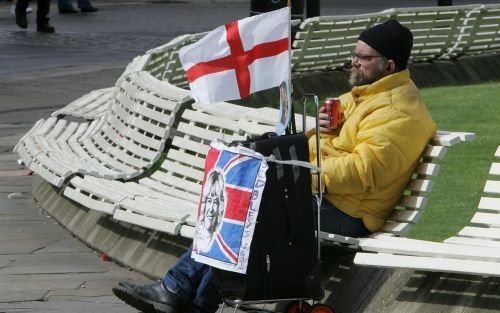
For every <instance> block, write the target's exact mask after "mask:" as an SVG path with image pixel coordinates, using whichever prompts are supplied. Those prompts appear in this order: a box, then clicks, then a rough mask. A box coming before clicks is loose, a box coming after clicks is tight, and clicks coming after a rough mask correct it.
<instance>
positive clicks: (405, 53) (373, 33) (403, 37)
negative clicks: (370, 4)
mask: <svg viewBox="0 0 500 313" xmlns="http://www.w3.org/2000/svg"><path fill="white" fill-rule="evenodd" d="M358 40H361V41H363V42H364V43H366V44H367V45H369V46H370V47H372V48H373V49H375V50H377V51H378V52H379V53H380V54H382V55H383V56H384V57H386V58H387V59H391V60H394V62H395V63H396V66H397V67H398V68H399V69H400V70H404V69H405V68H406V65H407V64H408V59H409V58H410V53H411V48H412V47H413V35H412V33H411V31H410V30H409V29H408V28H406V27H404V26H403V25H401V24H399V22H398V21H396V20H388V21H387V22H385V23H383V24H378V25H375V26H373V27H370V28H368V29H366V30H364V31H363V32H362V33H361V34H360V35H359V37H358Z"/></svg>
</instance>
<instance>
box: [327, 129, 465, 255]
mask: <svg viewBox="0 0 500 313" xmlns="http://www.w3.org/2000/svg"><path fill="white" fill-rule="evenodd" d="M473 139H475V135H474V134H471V133H454V132H444V131H438V132H437V134H436V135H435V137H434V138H433V139H432V140H431V141H430V142H429V144H428V145H427V147H426V148H425V150H424V151H423V153H422V156H421V159H420V161H419V163H418V165H417V167H416V169H415V172H414V174H413V176H412V178H411V180H410V182H409V184H408V187H407V188H406V191H405V192H404V194H403V196H402V198H401V200H400V202H399V204H398V205H397V206H396V207H395V209H394V211H393V213H392V214H391V216H390V217H389V219H388V221H387V223H386V224H385V226H384V227H383V228H382V230H381V231H380V232H378V233H375V234H373V235H371V236H370V237H372V238H383V237H391V236H402V235H404V234H406V233H408V231H409V230H410V228H411V226H412V225H413V224H415V223H417V222H418V221H419V220H420V218H421V215H422V213H423V211H424V209H425V207H426V206H427V197H426V193H428V192H431V191H432V181H431V179H432V177H435V176H436V175H437V174H438V172H439V165H438V164H436V163H435V162H436V161H437V160H441V159H443V157H444V156H445V155H446V152H447V147H449V146H453V145H455V144H457V143H459V142H463V141H465V140H473ZM320 235H321V238H322V239H323V241H324V243H325V244H329V243H331V244H342V245H346V246H350V247H352V248H358V247H361V248H362V245H363V242H364V240H366V238H353V237H346V236H340V235H338V234H331V233H326V232H320Z"/></svg>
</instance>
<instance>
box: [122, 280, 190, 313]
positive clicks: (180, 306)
mask: <svg viewBox="0 0 500 313" xmlns="http://www.w3.org/2000/svg"><path fill="white" fill-rule="evenodd" d="M113 293H114V294H115V296H117V297H118V298H120V299H121V300H122V301H124V302H125V303H126V304H128V305H130V306H132V307H134V308H136V309H138V310H141V311H143V312H146V313H149V312H163V313H183V312H185V308H186V304H185V303H184V301H182V299H181V298H180V297H179V296H177V295H176V294H175V293H173V292H171V291H169V290H168V289H167V288H165V287H164V286H163V284H162V283H161V282H156V283H154V284H151V285H145V286H138V285H135V284H132V283H129V282H125V281H123V282H120V283H119V284H118V286H117V287H115V288H113Z"/></svg>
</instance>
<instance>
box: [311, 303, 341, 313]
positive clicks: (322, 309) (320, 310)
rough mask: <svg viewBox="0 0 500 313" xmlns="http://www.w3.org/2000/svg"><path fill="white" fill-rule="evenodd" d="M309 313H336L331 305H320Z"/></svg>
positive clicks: (314, 306) (315, 306)
mask: <svg viewBox="0 0 500 313" xmlns="http://www.w3.org/2000/svg"><path fill="white" fill-rule="evenodd" d="M309 313H335V311H334V310H333V308H332V307H331V306H329V305H326V304H321V303H318V304H315V305H313V306H312V307H311V311H309Z"/></svg>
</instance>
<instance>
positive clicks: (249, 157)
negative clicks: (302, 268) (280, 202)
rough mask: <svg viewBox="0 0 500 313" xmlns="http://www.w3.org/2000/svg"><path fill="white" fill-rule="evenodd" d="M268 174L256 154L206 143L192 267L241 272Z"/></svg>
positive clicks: (243, 270)
mask: <svg viewBox="0 0 500 313" xmlns="http://www.w3.org/2000/svg"><path fill="white" fill-rule="evenodd" d="M267 168H268V165H267V162H266V161H265V159H264V157H263V156H262V155H261V154H260V153H257V152H255V151H253V150H250V149H246V148H243V147H227V146H225V145H224V144H223V143H222V142H220V141H214V142H212V143H211V145H210V150H209V152H208V154H207V157H206V161H205V176H204V179H203V184H202V193H201V198H200V204H199V207H198V220H197V225H196V231H195V236H194V245H193V252H192V255H191V256H192V257H193V258H194V259H195V260H196V261H198V262H200V263H204V264H208V265H211V266H215V267H217V268H220V269H223V270H228V271H233V272H238V273H243V274H244V273H245V272H246V268H247V265H248V258H249V255H250V244H251V242H252V237H253V232H254V229H255V223H256V221H257V215H258V213H259V206H260V201H261V199H262V192H263V190H264V186H265V184H266V170H267Z"/></svg>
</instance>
